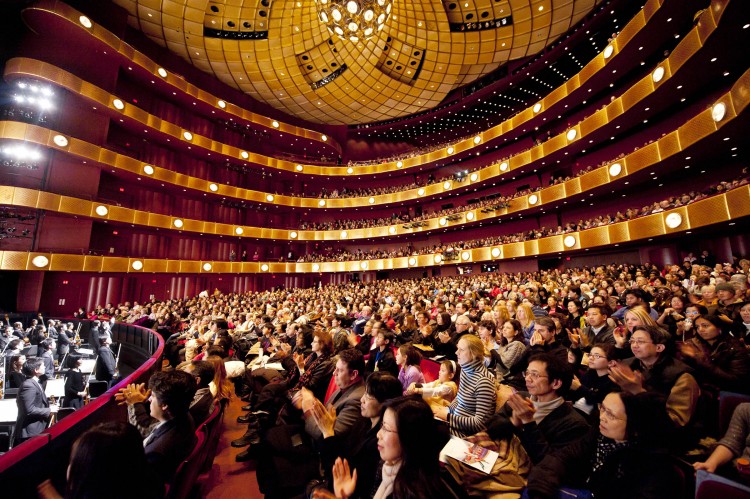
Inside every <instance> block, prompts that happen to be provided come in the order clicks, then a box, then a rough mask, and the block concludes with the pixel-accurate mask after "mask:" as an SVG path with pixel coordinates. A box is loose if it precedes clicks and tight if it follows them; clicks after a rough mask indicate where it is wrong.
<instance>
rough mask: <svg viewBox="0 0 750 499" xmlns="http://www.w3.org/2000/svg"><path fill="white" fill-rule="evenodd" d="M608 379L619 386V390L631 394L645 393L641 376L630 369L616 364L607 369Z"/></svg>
mask: <svg viewBox="0 0 750 499" xmlns="http://www.w3.org/2000/svg"><path fill="white" fill-rule="evenodd" d="M609 379H611V380H612V381H614V382H615V383H617V384H618V385H620V388H622V389H623V390H625V391H626V392H630V393H633V394H636V393H641V392H645V391H646V390H644V388H643V376H642V375H641V373H640V372H637V371H633V370H632V369H631V368H630V367H628V366H626V365H625V364H622V363H620V362H618V363H617V364H616V365H614V366H612V367H610V368H609Z"/></svg>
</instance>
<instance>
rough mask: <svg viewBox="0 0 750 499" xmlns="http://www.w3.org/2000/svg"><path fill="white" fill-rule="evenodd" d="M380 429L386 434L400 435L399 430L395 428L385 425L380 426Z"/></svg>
mask: <svg viewBox="0 0 750 499" xmlns="http://www.w3.org/2000/svg"><path fill="white" fill-rule="evenodd" d="M380 429H381V430H383V431H384V432H386V433H398V430H396V429H394V428H388V427H387V426H386V425H385V424H381V425H380Z"/></svg>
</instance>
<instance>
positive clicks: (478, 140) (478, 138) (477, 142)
mask: <svg viewBox="0 0 750 499" xmlns="http://www.w3.org/2000/svg"><path fill="white" fill-rule="evenodd" d="M480 142H482V137H480V136H479V135H477V136H476V137H474V144H479V143H480Z"/></svg>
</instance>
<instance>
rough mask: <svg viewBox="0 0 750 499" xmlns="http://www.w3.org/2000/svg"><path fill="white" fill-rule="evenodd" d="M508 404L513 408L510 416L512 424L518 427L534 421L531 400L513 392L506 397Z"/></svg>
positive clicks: (533, 409) (533, 408)
mask: <svg viewBox="0 0 750 499" xmlns="http://www.w3.org/2000/svg"><path fill="white" fill-rule="evenodd" d="M508 406H510V408H511V409H513V414H512V415H511V417H510V420H511V422H512V423H513V426H516V427H520V426H523V425H525V424H528V423H531V422H532V421H534V413H535V412H536V408H535V407H534V404H533V403H532V402H531V400H529V399H525V398H523V397H522V396H521V395H519V394H517V393H514V394H513V395H511V396H510V398H508Z"/></svg>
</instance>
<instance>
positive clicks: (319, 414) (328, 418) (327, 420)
mask: <svg viewBox="0 0 750 499" xmlns="http://www.w3.org/2000/svg"><path fill="white" fill-rule="evenodd" d="M311 410H312V415H313V418H315V424H317V425H318V429H319V430H320V433H322V434H323V438H328V437H332V436H333V435H334V431H333V428H334V426H336V408H335V407H331V408H330V410H329V409H326V407H325V406H324V405H323V404H322V403H321V402H320V400H315V402H314V403H313V406H312V409H311Z"/></svg>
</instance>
